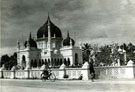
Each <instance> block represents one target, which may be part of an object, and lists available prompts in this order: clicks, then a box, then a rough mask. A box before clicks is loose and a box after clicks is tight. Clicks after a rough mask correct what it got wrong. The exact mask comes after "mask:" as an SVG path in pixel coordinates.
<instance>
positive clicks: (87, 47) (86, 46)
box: [82, 43, 92, 61]
mask: <svg viewBox="0 0 135 92" xmlns="http://www.w3.org/2000/svg"><path fill="white" fill-rule="evenodd" d="M82 50H83V61H89V55H90V52H91V50H92V46H91V45H90V44H88V43H85V44H84V45H83V47H82Z"/></svg>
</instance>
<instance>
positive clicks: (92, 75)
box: [89, 61, 95, 82]
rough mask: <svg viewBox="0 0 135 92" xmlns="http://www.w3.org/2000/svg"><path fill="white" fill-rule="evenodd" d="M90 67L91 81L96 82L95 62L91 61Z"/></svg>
mask: <svg viewBox="0 0 135 92" xmlns="http://www.w3.org/2000/svg"><path fill="white" fill-rule="evenodd" d="M89 65H90V67H89V70H90V79H91V81H92V82H94V78H95V70H94V66H93V62H92V61H91V62H90V63H89Z"/></svg>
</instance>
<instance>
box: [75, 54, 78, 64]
mask: <svg viewBox="0 0 135 92" xmlns="http://www.w3.org/2000/svg"><path fill="white" fill-rule="evenodd" d="M75 65H78V54H77V53H75Z"/></svg>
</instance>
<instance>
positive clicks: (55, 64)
mask: <svg viewBox="0 0 135 92" xmlns="http://www.w3.org/2000/svg"><path fill="white" fill-rule="evenodd" d="M54 66H57V60H56V58H55V59H54Z"/></svg>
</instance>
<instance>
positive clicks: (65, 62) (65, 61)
mask: <svg viewBox="0 0 135 92" xmlns="http://www.w3.org/2000/svg"><path fill="white" fill-rule="evenodd" d="M64 64H65V65H66V66H67V60H66V58H64Z"/></svg>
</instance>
